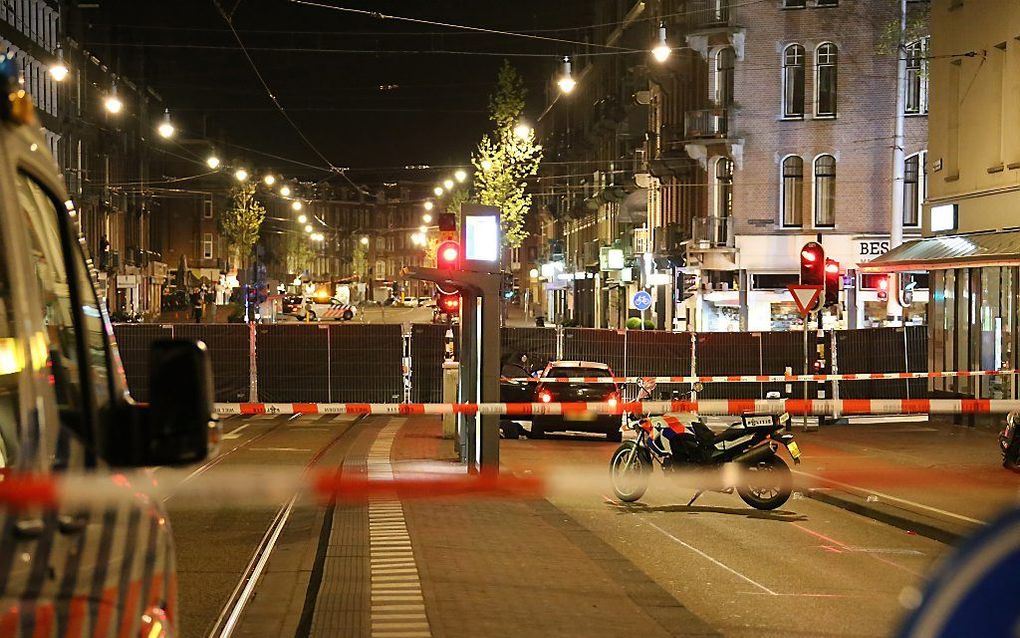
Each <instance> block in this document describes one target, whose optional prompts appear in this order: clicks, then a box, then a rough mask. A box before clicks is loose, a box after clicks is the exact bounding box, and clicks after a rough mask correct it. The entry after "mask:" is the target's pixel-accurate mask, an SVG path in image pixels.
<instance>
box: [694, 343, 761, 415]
mask: <svg viewBox="0 0 1020 638" xmlns="http://www.w3.org/2000/svg"><path fill="white" fill-rule="evenodd" d="M696 343H697V346H696V347H697V350H696V351H695V367H696V372H697V374H698V375H699V376H716V375H745V374H755V375H756V374H761V333H758V332H699V333H697V335H696ZM761 395H762V392H761V383H757V382H753V383H707V384H705V389H704V391H702V392H701V393H699V394H698V397H699V398H706V399H754V398H759V397H761Z"/></svg>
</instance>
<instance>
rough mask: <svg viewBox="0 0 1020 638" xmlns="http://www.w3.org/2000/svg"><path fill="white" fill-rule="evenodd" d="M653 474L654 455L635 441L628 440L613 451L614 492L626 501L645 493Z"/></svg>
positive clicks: (612, 477)
mask: <svg viewBox="0 0 1020 638" xmlns="http://www.w3.org/2000/svg"><path fill="white" fill-rule="evenodd" d="M651 475H652V457H651V455H649V454H648V451H647V450H644V449H642V448H641V447H640V446H639V445H638V444H637V443H635V442H634V441H627V442H626V443H624V444H623V445H621V446H620V447H618V448H616V451H615V452H613V457H612V459H610V461H609V478H610V480H611V481H612V483H613V493H615V494H616V498H618V499H620V500H621V501H623V502H624V503H633V502H634V501H636V500H638V499H639V498H641V497H642V496H644V494H645V490H647V489H648V480H649V479H650V478H651Z"/></svg>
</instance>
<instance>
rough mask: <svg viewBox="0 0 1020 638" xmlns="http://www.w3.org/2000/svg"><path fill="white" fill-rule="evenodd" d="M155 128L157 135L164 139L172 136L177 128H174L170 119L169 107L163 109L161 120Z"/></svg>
mask: <svg viewBox="0 0 1020 638" xmlns="http://www.w3.org/2000/svg"><path fill="white" fill-rule="evenodd" d="M156 130H157V131H158V132H159V136H160V137H162V138H163V139H165V140H168V139H170V138H171V137H173V136H174V133H175V132H176V131H177V129H175V128H174V124H173V122H171V121H170V109H164V110H163V121H162V122H161V123H160V125H159V128H158V129H156Z"/></svg>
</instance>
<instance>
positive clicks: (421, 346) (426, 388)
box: [411, 323, 460, 403]
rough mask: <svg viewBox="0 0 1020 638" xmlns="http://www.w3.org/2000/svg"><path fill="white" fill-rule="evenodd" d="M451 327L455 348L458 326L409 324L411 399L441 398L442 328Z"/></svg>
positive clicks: (422, 401) (418, 400)
mask: <svg viewBox="0 0 1020 638" xmlns="http://www.w3.org/2000/svg"><path fill="white" fill-rule="evenodd" d="M447 330H452V331H453V343H454V348H455V349H456V347H457V345H456V344H457V343H458V342H459V340H460V326H452V327H451V326H449V325H441V324H431V323H420V324H418V323H416V324H413V325H412V326H411V400H412V401H414V402H416V403H438V402H440V401H442V400H443V361H444V360H445V356H446V354H445V350H446V331H447Z"/></svg>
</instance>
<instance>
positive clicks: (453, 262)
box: [436, 241, 460, 270]
mask: <svg viewBox="0 0 1020 638" xmlns="http://www.w3.org/2000/svg"><path fill="white" fill-rule="evenodd" d="M436 267H437V268H439V269H441V270H454V269H458V268H460V244H459V243H457V242H455V241H444V242H443V243H441V244H439V248H438V249H437V250H436Z"/></svg>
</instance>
